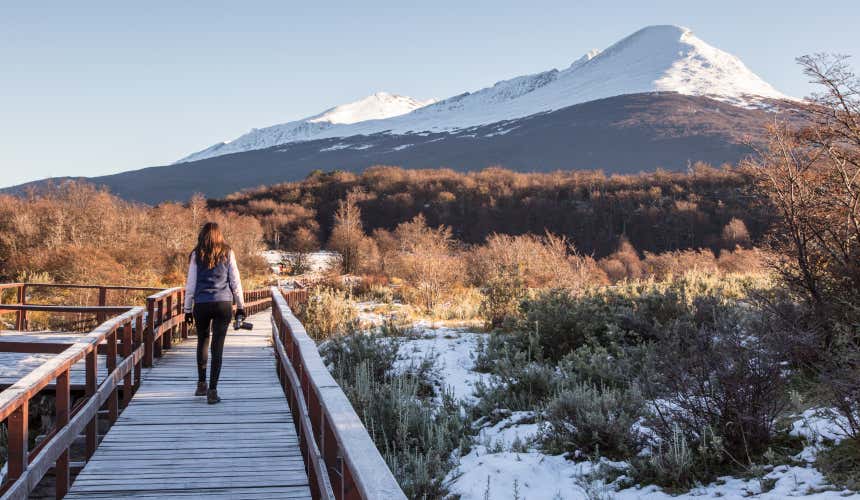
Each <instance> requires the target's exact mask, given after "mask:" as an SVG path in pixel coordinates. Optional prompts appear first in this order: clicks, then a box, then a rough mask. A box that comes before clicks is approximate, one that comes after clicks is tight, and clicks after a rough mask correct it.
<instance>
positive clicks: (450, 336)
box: [395, 322, 486, 402]
mask: <svg viewBox="0 0 860 500" xmlns="http://www.w3.org/2000/svg"><path fill="white" fill-rule="evenodd" d="M481 335H486V334H482V333H474V332H467V331H463V330H460V329H457V328H448V327H439V328H432V327H431V326H430V325H429V324H428V323H425V322H419V323H417V324H416V325H415V329H414V332H413V334H412V335H411V336H410V337H407V339H406V340H405V341H404V342H403V344H402V345H401V347H400V354H399V355H400V358H399V359H398V360H397V363H396V365H395V368H398V369H405V368H408V367H409V366H418V365H419V364H420V363H421V361H422V360H424V359H427V358H428V357H431V358H435V360H436V367H437V369H438V370H439V372H440V380H439V382H440V383H441V385H442V386H444V387H445V389H446V390H448V391H450V392H451V393H452V394H453V396H454V397H455V398H457V399H462V400H465V401H469V402H474V395H473V393H474V390H475V384H476V383H477V382H478V381H480V380H481V378H482V377H486V375H483V374H480V373H477V372H475V371H473V370H472V367H473V366H474V364H475V350H476V346H477V342H478V337H479V336H481Z"/></svg>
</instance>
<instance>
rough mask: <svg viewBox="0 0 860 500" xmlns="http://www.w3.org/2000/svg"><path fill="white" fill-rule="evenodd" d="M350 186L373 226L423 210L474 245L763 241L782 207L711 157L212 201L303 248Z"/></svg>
mask: <svg viewBox="0 0 860 500" xmlns="http://www.w3.org/2000/svg"><path fill="white" fill-rule="evenodd" d="M347 196H349V197H350V199H351V200H352V202H354V203H355V207H356V208H357V209H358V211H359V212H360V216H361V223H362V225H363V227H364V229H365V231H366V232H367V233H368V234H370V233H372V232H373V231H375V230H377V229H382V230H387V231H391V230H393V229H395V228H396V227H397V225H398V224H400V223H402V222H406V221H410V220H412V219H414V218H415V217H416V216H418V215H419V214H420V215H421V216H423V217H424V219H425V221H426V223H427V225H428V226H431V227H439V226H446V227H448V228H450V231H451V236H452V238H454V239H455V240H457V241H459V242H462V243H465V244H480V243H483V242H484V241H486V239H487V238H488V237H489V236H490V235H492V234H509V235H522V234H539V235H540V234H544V233H546V232H550V233H552V234H555V235H558V236H563V237H565V238H567V239H568V240H569V241H570V242H572V243H573V244H574V245H575V246H576V248H577V249H578V250H579V251H580V252H582V253H584V254H587V255H593V256H594V257H603V256H606V255H609V254H611V253H613V252H615V251H616V250H617V248H618V245H619V242H620V240H621V239H622V238H624V239H626V241H628V242H629V243H630V244H632V245H633V246H634V247H635V248H637V249H638V250H639V251H643V252H644V251H647V252H651V253H659V252H666V251H674V250H681V249H690V248H709V249H711V250H713V251H718V250H719V249H721V248H734V246H735V245H736V244H737V243H738V241H735V239H736V236H737V237H740V238H742V239H743V240H744V241H743V242H742V243H744V244H746V243H751V244H755V243H758V242H760V241H761V238H762V237H763V235H764V234H765V233H766V232H767V230H768V229H769V228H770V227H771V226H772V224H773V214H774V213H773V211H772V210H771V208H770V206H769V203H768V202H767V201H766V200H763V199H762V198H761V197H757V196H756V195H755V193H754V192H753V182H752V178H751V177H750V175H749V174H748V173H747V172H746V171H744V170H742V169H739V168H733V167H729V166H723V167H721V168H714V167H710V166H708V165H705V164H701V163H697V164H694V165H691V167H690V168H689V169H688V171H687V172H667V171H657V172H652V173H641V174H636V175H611V176H608V175H606V174H604V173H603V172H600V171H559V172H553V173H518V172H513V171H510V170H506V169H502V168H488V169H485V170H482V171H480V172H472V173H459V172H454V171H452V170H448V169H428V170H408V169H404V168H399V167H391V166H377V167H373V168H370V169H368V170H366V171H365V172H363V173H361V174H354V173H348V172H328V173H323V172H315V173H313V174H311V175H310V176H308V177H307V178H306V179H304V180H302V181H298V182H288V183H283V184H277V185H273V186H268V187H261V188H258V189H253V190H247V191H243V192H240V193H236V194H233V195H230V196H228V197H227V198H225V199H220V200H210V201H209V206H210V207H212V208H216V209H220V210H228V211H233V212H236V213H239V214H242V215H250V216H253V217H255V218H257V219H258V220H259V221H260V223H261V224H262V226H263V231H264V238H265V240H266V241H267V243H268V244H269V245H271V246H272V247H276V248H282V249H288V250H297V251H302V250H306V249H308V248H312V247H318V246H320V244H321V243H322V244H324V243H325V242H327V241H328V240H329V239H330V237H331V235H332V231H333V230H334V227H335V213H336V212H337V211H338V209H339V208H340V203H341V202H342V200H344V199H346V198H347ZM733 221H734V222H733ZM730 223H732V224H734V225H735V226H736V227H737V228H738V229H740V228H739V227H738V226H740V225H743V228H742V232H743V234H740V233H739V234H737V235H733V234H732V231H731V230H730V229H729V230H727V229H726V227H727V225H729V224H730ZM727 231H728V232H727Z"/></svg>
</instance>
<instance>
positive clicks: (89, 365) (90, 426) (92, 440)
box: [85, 346, 99, 461]
mask: <svg viewBox="0 0 860 500" xmlns="http://www.w3.org/2000/svg"><path fill="white" fill-rule="evenodd" d="M97 363H98V348H97V346H93V349H92V350H91V351H90V352H88V353H87V358H86V361H85V364H86V377H87V378H86V386H85V394H86V396H87V397H88V398H94V397H96V387H97V386H98V381H97V377H98V364H97ZM98 424H99V415H98V412H96V413H95V414H94V415H93V418H92V419H90V421H89V422H87V438H86V441H87V461H89V459H90V458H92V456H93V454H94V453H95V452H96V446H98V428H99V427H98Z"/></svg>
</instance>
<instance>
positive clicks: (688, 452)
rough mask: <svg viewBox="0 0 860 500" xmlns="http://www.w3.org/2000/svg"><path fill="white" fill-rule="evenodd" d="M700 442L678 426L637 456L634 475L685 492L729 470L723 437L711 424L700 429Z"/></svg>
mask: <svg viewBox="0 0 860 500" xmlns="http://www.w3.org/2000/svg"><path fill="white" fill-rule="evenodd" d="M697 442H698V444H696V445H693V444H691V443H690V442H689V441H688V438H687V435H686V433H685V432H683V431H681V430H680V429H678V428H677V427H675V428H673V429H672V431H671V433H670V434H669V435H668V436H666V437H665V439H662V440H660V441H659V442H658V443H657V444H656V445H655V446H653V447H652V448H651V449H650V450H649V451H650V453H648V454H646V455H645V456H637V457H633V459H632V460H631V462H630V465H631V476H632V477H633V480H634V481H636V482H637V483H639V484H655V485H657V486H662V487H663V488H665V489H666V490H668V492H669V493H681V492H683V491H686V490H689V489H690V488H692V487H693V486H695V485H696V484H706V483H709V482H711V481H712V480H713V479H715V478H716V477H717V476H718V475H719V473H721V472H724V471H725V470H726V467H725V462H724V458H725V456H724V454H723V450H722V444H721V440H720V438H719V437H718V436H716V435H715V434H714V433H713V432H712V431H711V430H710V429H709V428H707V427H705V428H703V429H700V431H699V433H698V434H697Z"/></svg>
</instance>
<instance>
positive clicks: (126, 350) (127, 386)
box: [122, 320, 134, 408]
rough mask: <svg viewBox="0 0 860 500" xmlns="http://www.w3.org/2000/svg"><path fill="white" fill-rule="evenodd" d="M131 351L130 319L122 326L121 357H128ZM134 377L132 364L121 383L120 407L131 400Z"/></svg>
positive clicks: (125, 405) (126, 404)
mask: <svg viewBox="0 0 860 500" xmlns="http://www.w3.org/2000/svg"><path fill="white" fill-rule="evenodd" d="M131 353H132V340H131V320H129V322H128V323H126V324H125V325H123V327H122V358H123V359H124V360H125V359H128V358H129V357H130V356H131ZM133 377H134V366H131V367H130V369H129V371H128V373H126V374H125V377H124V378H123V385H122V407H123V408H125V407H127V406H128V404H129V403H130V402H131V393H132V383H133Z"/></svg>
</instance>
